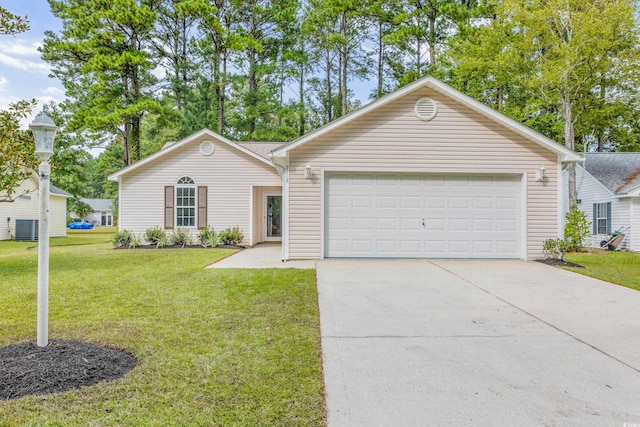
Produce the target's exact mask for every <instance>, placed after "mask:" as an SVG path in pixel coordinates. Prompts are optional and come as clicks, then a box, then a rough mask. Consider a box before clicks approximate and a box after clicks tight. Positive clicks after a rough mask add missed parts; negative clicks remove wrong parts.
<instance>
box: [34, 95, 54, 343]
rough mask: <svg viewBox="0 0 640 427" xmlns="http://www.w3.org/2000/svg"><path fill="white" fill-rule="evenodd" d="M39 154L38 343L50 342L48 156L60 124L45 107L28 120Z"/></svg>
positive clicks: (49, 171)
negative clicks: (30, 120) (32, 118)
mask: <svg viewBox="0 0 640 427" xmlns="http://www.w3.org/2000/svg"><path fill="white" fill-rule="evenodd" d="M29 129H31V132H33V138H34V139H35V142H36V149H35V152H36V154H37V155H38V157H40V160H41V162H40V167H39V169H38V172H39V175H40V188H39V195H40V220H39V221H40V222H39V225H38V335H37V344H38V347H46V346H47V345H48V344H49V338H48V335H49V187H50V183H49V175H50V174H51V168H50V166H49V158H50V157H51V155H52V154H53V139H54V138H55V137H56V131H57V130H58V128H57V127H56V124H55V123H54V122H53V120H51V117H49V116H47V114H46V108H45V109H43V110H42V112H41V113H40V114H38V115H37V116H36V118H35V119H34V120H33V122H31V124H29Z"/></svg>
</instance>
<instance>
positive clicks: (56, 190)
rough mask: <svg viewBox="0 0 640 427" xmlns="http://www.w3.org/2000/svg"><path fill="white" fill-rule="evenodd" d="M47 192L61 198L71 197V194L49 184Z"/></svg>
mask: <svg viewBox="0 0 640 427" xmlns="http://www.w3.org/2000/svg"><path fill="white" fill-rule="evenodd" d="M49 192H50V193H51V194H59V195H61V196H69V197H71V194H69V193H67V192H66V191H64V190H63V189H62V188H58V187H56V186H55V185H53V184H49Z"/></svg>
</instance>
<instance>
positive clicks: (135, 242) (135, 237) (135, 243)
mask: <svg viewBox="0 0 640 427" xmlns="http://www.w3.org/2000/svg"><path fill="white" fill-rule="evenodd" d="M141 244H142V237H141V236H140V235H139V234H132V235H131V242H130V243H129V247H130V248H132V249H133V248H137V247H139V246H140V245H141Z"/></svg>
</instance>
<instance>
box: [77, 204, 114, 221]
mask: <svg viewBox="0 0 640 427" xmlns="http://www.w3.org/2000/svg"><path fill="white" fill-rule="evenodd" d="M80 200H81V201H83V202H84V203H86V204H88V205H89V206H91V208H92V209H93V212H91V213H90V214H89V215H87V216H86V217H84V218H81V220H83V221H87V222H90V223H92V224H95V225H104V226H111V225H114V222H113V202H112V201H111V199H85V198H81V199H80Z"/></svg>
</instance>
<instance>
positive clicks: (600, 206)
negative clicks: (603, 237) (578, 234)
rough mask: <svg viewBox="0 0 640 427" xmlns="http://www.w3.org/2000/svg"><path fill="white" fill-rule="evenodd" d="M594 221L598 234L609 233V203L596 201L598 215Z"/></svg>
mask: <svg viewBox="0 0 640 427" xmlns="http://www.w3.org/2000/svg"><path fill="white" fill-rule="evenodd" d="M593 221H594V222H595V224H596V234H607V230H608V229H609V227H608V225H609V224H608V223H607V221H608V215H607V203H596V217H595V218H594V219H593ZM601 221H603V222H601Z"/></svg>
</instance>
